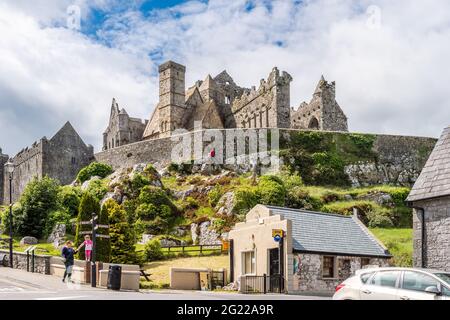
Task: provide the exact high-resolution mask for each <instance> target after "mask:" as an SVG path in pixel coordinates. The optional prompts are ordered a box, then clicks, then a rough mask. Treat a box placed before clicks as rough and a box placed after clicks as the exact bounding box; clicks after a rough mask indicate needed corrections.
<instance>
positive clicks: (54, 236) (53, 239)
mask: <svg viewBox="0 0 450 320" xmlns="http://www.w3.org/2000/svg"><path fill="white" fill-rule="evenodd" d="M65 238H66V225H65V224H56V225H55V226H54V227H53V230H52V232H51V233H50V235H49V236H48V238H47V242H48V243H53V246H54V247H55V248H59V247H60V246H61V245H62V244H63V243H64V240H65Z"/></svg>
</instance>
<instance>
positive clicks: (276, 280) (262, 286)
mask: <svg viewBox="0 0 450 320" xmlns="http://www.w3.org/2000/svg"><path fill="white" fill-rule="evenodd" d="M241 292H242V293H246V294H248V293H254V294H258V293H263V294H266V293H284V278H283V276H281V275H278V274H277V275H272V276H268V275H263V276H242V277H241Z"/></svg>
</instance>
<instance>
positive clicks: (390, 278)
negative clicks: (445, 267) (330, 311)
mask: <svg viewBox="0 0 450 320" xmlns="http://www.w3.org/2000/svg"><path fill="white" fill-rule="evenodd" d="M333 300H450V273H449V272H445V271H439V270H430V269H413V268H372V269H362V270H358V271H357V272H356V274H355V275H354V276H353V277H350V278H348V279H347V280H345V281H344V282H343V283H341V284H340V285H338V286H337V287H336V292H335V294H334V296H333Z"/></svg>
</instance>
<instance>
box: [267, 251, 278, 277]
mask: <svg viewBox="0 0 450 320" xmlns="http://www.w3.org/2000/svg"><path fill="white" fill-rule="evenodd" d="M279 274H280V250H279V249H278V248H276V249H270V250H269V276H274V275H279Z"/></svg>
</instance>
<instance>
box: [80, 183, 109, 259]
mask: <svg viewBox="0 0 450 320" xmlns="http://www.w3.org/2000/svg"><path fill="white" fill-rule="evenodd" d="M92 214H95V215H98V214H100V205H99V203H98V201H97V199H95V198H94V197H93V196H92V195H91V194H90V193H88V192H85V193H84V194H83V196H82V197H81V201H80V207H79V209H78V217H77V231H76V234H75V246H76V247H78V246H79V245H80V244H81V243H83V241H84V236H85V234H83V232H90V231H92V225H91V224H82V223H81V222H83V221H90V220H91V219H92ZM78 259H81V260H84V259H85V253H84V250H81V251H80V252H78ZM103 262H108V261H103Z"/></svg>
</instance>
